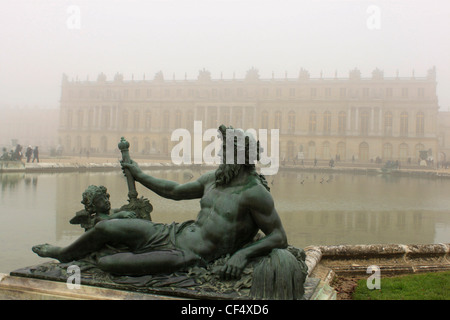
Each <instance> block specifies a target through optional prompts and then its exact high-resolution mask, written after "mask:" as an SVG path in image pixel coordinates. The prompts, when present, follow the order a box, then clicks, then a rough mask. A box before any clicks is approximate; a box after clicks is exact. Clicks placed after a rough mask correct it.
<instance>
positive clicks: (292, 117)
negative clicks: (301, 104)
mask: <svg viewBox="0 0 450 320" xmlns="http://www.w3.org/2000/svg"><path fill="white" fill-rule="evenodd" d="M288 130H289V132H294V131H295V112H294V111H289V113H288Z"/></svg>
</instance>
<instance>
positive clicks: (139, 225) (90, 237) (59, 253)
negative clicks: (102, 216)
mask: <svg viewBox="0 0 450 320" xmlns="http://www.w3.org/2000/svg"><path fill="white" fill-rule="evenodd" d="M152 226H153V223H152V222H151V221H148V220H141V219H112V220H104V221H100V222H99V223H97V224H96V225H95V227H94V228H92V229H90V230H88V231H87V232H85V233H84V234H82V235H81V236H80V237H79V238H78V239H77V240H75V241H74V242H73V243H72V244H70V245H68V246H67V247H63V248H60V247H55V246H50V245H43V246H35V247H34V248H33V251H35V252H36V253H37V254H39V255H40V256H43V257H50V258H55V259H58V260H60V261H62V262H67V261H72V260H78V259H81V258H83V257H85V256H86V255H87V254H89V253H92V252H95V251H98V250H100V249H102V248H103V247H104V245H105V244H110V245H125V246H128V247H130V249H131V250H132V249H133V248H135V247H138V246H139V245H141V244H142V243H143V242H145V241H146V239H148V236H149V235H150V234H151V232H152V231H153V230H152Z"/></svg>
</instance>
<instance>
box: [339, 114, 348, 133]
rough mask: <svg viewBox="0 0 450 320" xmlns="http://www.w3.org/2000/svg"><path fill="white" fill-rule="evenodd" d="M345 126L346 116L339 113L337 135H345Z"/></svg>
mask: <svg viewBox="0 0 450 320" xmlns="http://www.w3.org/2000/svg"><path fill="white" fill-rule="evenodd" d="M346 126H347V114H346V113H345V112H344V111H341V112H339V115H338V133H339V134H345V131H346Z"/></svg>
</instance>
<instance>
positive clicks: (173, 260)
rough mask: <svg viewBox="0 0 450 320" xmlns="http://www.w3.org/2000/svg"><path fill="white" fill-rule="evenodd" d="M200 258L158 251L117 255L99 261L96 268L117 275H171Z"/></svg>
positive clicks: (185, 253)
mask: <svg viewBox="0 0 450 320" xmlns="http://www.w3.org/2000/svg"><path fill="white" fill-rule="evenodd" d="M200 261H201V260H200V258H199V257H198V256H197V255H195V254H194V253H192V252H189V251H184V250H160V251H151V252H146V253H139V254H134V253H130V252H127V253H117V254H114V255H110V256H105V257H102V258H100V259H99V262H98V267H99V268H100V269H102V270H103V271H106V272H110V273H113V274H117V275H128V276H140V275H149V274H158V273H166V274H167V273H172V272H175V271H179V270H182V269H185V268H186V267H188V266H192V265H194V264H196V263H200Z"/></svg>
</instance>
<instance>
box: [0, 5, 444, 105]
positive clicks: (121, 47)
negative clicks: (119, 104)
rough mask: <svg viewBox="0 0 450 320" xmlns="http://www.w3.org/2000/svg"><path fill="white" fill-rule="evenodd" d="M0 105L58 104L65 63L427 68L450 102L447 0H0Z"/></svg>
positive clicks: (68, 69)
mask: <svg viewBox="0 0 450 320" xmlns="http://www.w3.org/2000/svg"><path fill="white" fill-rule="evenodd" d="M0 6H1V7H0V43H1V50H0V106H16V105H18V106H19V105H21V106H23V105H28V106H35V105H37V106H45V107H50V108H57V107H58V105H59V102H58V101H59V98H60V86H61V78H62V74H63V73H66V74H67V75H68V77H69V79H77V78H78V79H79V80H86V79H89V80H95V79H96V78H97V75H98V74H99V73H100V72H103V73H105V74H106V75H107V77H108V79H112V77H113V76H114V74H116V73H117V72H120V73H123V75H124V78H125V80H129V79H132V78H134V79H142V78H143V77H144V74H145V77H146V79H153V77H154V74H155V73H156V72H158V71H162V72H163V74H164V76H165V78H166V79H172V78H173V77H175V79H184V78H185V76H186V77H187V78H188V79H196V78H197V75H198V71H199V70H201V69H203V68H205V69H207V70H209V71H210V72H211V76H212V78H213V79H219V78H220V77H221V76H223V78H225V79H227V78H228V79H230V78H233V77H234V76H235V77H236V78H243V77H244V76H245V73H246V71H247V70H248V69H250V68H251V67H255V68H257V69H258V70H259V73H260V76H261V78H271V77H272V74H273V75H274V76H275V77H276V78H284V76H285V74H286V73H287V76H288V77H290V78H296V77H297V76H298V72H299V70H300V68H305V69H307V70H308V71H309V72H310V74H311V77H319V76H320V74H321V73H322V75H323V77H334V75H335V72H337V76H338V77H343V78H346V77H348V72H349V70H351V69H354V68H355V67H356V68H358V69H360V70H361V72H362V76H363V77H370V76H371V72H372V71H373V70H374V69H375V68H379V69H381V70H383V71H384V75H385V76H386V77H394V76H395V75H396V73H397V72H398V73H399V76H400V77H409V76H411V75H412V74H413V72H414V74H415V76H416V77H423V76H426V74H427V70H428V69H430V68H431V67H433V66H436V70H437V82H438V86H437V95H438V98H439V106H440V107H441V110H442V109H443V110H447V109H448V108H449V107H450V92H449V91H450V90H448V88H450V58H449V57H450V55H449V53H450V37H449V36H448V35H449V31H450V2H448V0H433V1H425V0H424V1H422V0H420V1H412V0H404V1H400V0H388V1H380V0H372V1H363V0H329V1H325V0H305V1H298V0H296V1H286V0H236V1H233V0H224V1H219V0H198V1H194V0H173V1H171V0H158V1H149V0H142V1H137V0H136V1H122V0H116V1H104V0H102V1H101V0H89V1H77V0H72V1H61V0H58V1H56V0H54V1H48V0H47V1H42V0H41V1H31V0H20V1H5V0H3V1H1V2H0Z"/></svg>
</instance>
